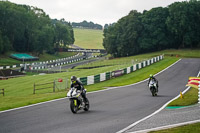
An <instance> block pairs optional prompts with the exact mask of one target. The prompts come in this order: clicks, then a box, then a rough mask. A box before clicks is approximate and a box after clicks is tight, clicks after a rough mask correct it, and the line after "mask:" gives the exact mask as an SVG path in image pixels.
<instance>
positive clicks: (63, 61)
mask: <svg viewBox="0 0 200 133" xmlns="http://www.w3.org/2000/svg"><path fill="white" fill-rule="evenodd" d="M76 57H77V59H74V60H71V61H68V60H69V59H73V58H76ZM78 57H79V54H77V55H74V56H71V57H66V58H62V59H56V60H49V61H43V62H34V63H27V64H17V65H12V66H0V70H2V69H11V68H17V67H27V68H26V69H31V70H36V69H45V68H47V67H48V68H51V67H55V66H60V65H65V64H69V63H73V62H76V61H80V60H83V58H82V57H80V58H78ZM39 64H40V65H41V66H39V67H32V66H34V65H39Z"/></svg>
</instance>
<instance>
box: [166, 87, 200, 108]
mask: <svg viewBox="0 0 200 133" xmlns="http://www.w3.org/2000/svg"><path fill="white" fill-rule="evenodd" d="M196 103H198V89H195V88H190V90H189V91H188V92H186V93H185V94H184V95H183V98H180V97H179V98H178V99H176V100H174V101H172V102H171V103H169V104H168V105H167V106H188V105H193V104H196Z"/></svg>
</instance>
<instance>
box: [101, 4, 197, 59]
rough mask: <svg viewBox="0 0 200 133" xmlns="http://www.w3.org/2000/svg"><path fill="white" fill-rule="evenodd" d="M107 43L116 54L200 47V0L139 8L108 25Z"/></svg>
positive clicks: (106, 30) (105, 44)
mask: <svg viewBox="0 0 200 133" xmlns="http://www.w3.org/2000/svg"><path fill="white" fill-rule="evenodd" d="M103 45H104V47H105V49H106V50H107V52H108V53H110V54H112V55H113V56H114V57H121V56H129V55H135V54H139V53H145V52H152V51H158V50H163V49H169V48H175V49H179V48H197V47H200V1H197V0H190V1H189V2H187V1H184V2H175V3H173V4H171V5H169V6H168V7H166V8H163V7H158V8H153V9H151V10H149V11H143V13H140V12H137V11H136V10H133V11H131V12H130V13H129V14H128V15H127V16H125V17H123V18H121V19H120V20H119V21H118V22H117V23H114V24H112V25H110V26H109V27H108V28H106V29H104V40H103Z"/></svg>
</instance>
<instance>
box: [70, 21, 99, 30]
mask: <svg viewBox="0 0 200 133" xmlns="http://www.w3.org/2000/svg"><path fill="white" fill-rule="evenodd" d="M72 26H73V27H76V28H88V29H99V30H102V29H103V27H102V26H101V25H100V24H94V23H93V22H87V21H85V20H84V21H83V22H80V23H75V22H72Z"/></svg>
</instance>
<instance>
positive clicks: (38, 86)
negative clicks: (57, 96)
mask: <svg viewBox="0 0 200 133" xmlns="http://www.w3.org/2000/svg"><path fill="white" fill-rule="evenodd" d="M49 88H52V89H53V92H55V81H54V82H48V83H43V84H36V83H34V85H33V94H35V92H36V90H44V89H49Z"/></svg>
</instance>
